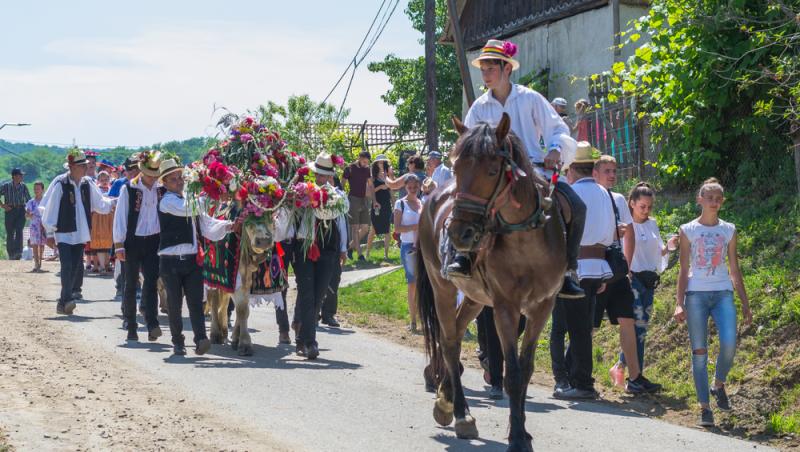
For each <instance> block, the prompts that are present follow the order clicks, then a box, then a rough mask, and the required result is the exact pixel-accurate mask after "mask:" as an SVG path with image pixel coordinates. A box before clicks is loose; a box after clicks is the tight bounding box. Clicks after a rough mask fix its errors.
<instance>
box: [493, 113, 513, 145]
mask: <svg viewBox="0 0 800 452" xmlns="http://www.w3.org/2000/svg"><path fill="white" fill-rule="evenodd" d="M509 130H511V118H510V117H509V116H508V113H503V118H502V119H501V120H500V124H497V129H495V131H494V133H495V135H496V136H497V142H498V143H502V142H503V140H505V139H506V136H508V131H509Z"/></svg>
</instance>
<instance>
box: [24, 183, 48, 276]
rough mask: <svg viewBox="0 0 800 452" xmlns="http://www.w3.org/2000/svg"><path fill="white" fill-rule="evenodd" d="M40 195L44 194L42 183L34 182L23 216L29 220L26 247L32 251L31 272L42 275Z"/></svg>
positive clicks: (42, 245)
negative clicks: (31, 195) (31, 194)
mask: <svg viewBox="0 0 800 452" xmlns="http://www.w3.org/2000/svg"><path fill="white" fill-rule="evenodd" d="M42 194H44V183H43V182H40V181H36V182H35V183H34V184H33V195H34V197H33V198H32V199H29V200H28V202H27V204H25V216H26V217H28V218H30V219H31V225H30V238H29V239H28V245H30V247H31V250H32V251H33V270H31V272H32V273H42V272H43V270H42V255H44V244H45V235H44V227H43V226H42V214H41V212H40V211H39V204H40V203H41V202H42Z"/></svg>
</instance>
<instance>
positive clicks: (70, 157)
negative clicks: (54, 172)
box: [67, 148, 86, 164]
mask: <svg viewBox="0 0 800 452" xmlns="http://www.w3.org/2000/svg"><path fill="white" fill-rule="evenodd" d="M81 154H83V155H81ZM79 157H84V158H85V157H86V154H84V153H83V151H81V150H80V149H78V148H71V149H70V150H69V151H67V162H69V163H70V164H71V163H74V162H75V159H76V158H79Z"/></svg>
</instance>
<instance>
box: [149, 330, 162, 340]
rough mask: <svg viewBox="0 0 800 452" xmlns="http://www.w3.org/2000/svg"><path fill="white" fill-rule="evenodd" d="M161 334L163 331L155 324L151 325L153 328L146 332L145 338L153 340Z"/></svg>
mask: <svg viewBox="0 0 800 452" xmlns="http://www.w3.org/2000/svg"><path fill="white" fill-rule="evenodd" d="M162 334H163V333H162V332H161V328H160V327H157V326H156V327H153V329H151V330H150V331H149V332H148V333H147V340H148V341H150V342H154V341H156V340H158V338H159V337H161V335H162Z"/></svg>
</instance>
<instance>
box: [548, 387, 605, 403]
mask: <svg viewBox="0 0 800 452" xmlns="http://www.w3.org/2000/svg"><path fill="white" fill-rule="evenodd" d="M553 397H555V398H556V399H564V400H590V399H596V398H597V391H595V390H594V389H580V388H569V389H567V390H564V391H556V392H555V393H554V394H553Z"/></svg>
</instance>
